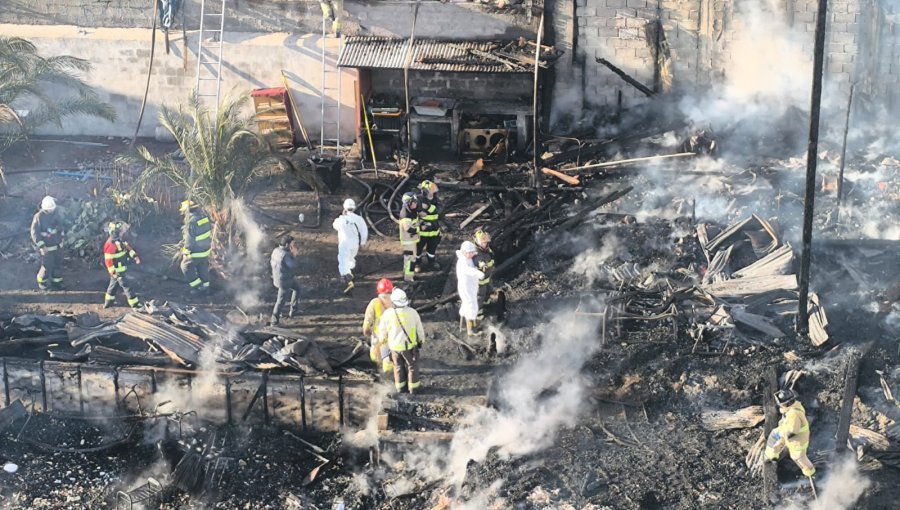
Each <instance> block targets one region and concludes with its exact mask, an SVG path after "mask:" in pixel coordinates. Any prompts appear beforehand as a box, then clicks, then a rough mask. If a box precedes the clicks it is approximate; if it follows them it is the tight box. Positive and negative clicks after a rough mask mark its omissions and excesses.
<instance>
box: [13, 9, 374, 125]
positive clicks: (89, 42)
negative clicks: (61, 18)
mask: <svg viewBox="0 0 900 510" xmlns="http://www.w3.org/2000/svg"><path fill="white" fill-rule="evenodd" d="M0 33H3V34H4V35H8V36H19V37H24V38H26V39H29V40H31V41H33V42H34V43H35V44H36V45H37V46H38V49H39V51H40V52H41V53H42V54H44V55H58V54H70V55H75V56H78V57H81V58H84V59H87V60H88V61H90V62H91V64H93V66H94V70H93V71H92V72H91V73H90V74H89V75H88V76H87V80H86V81H87V82H88V83H89V84H90V85H92V86H93V87H94V88H95V90H96V92H97V93H98V94H99V96H100V98H101V99H103V100H104V101H107V102H109V103H111V104H112V105H113V107H114V108H115V109H116V112H117V114H118V121H117V122H116V123H115V124H113V123H109V122H107V121H98V120H96V119H93V118H87V117H72V118H69V119H67V120H66V122H65V123H64V125H63V127H62V128H58V127H56V126H53V125H46V126H43V127H42V128H41V129H40V130H39V132H40V133H41V134H66V135H101V136H131V134H132V133H133V130H134V127H135V125H136V124H137V118H138V112H139V110H140V106H141V98H142V96H143V92H144V84H145V80H146V76H147V64H148V62H149V60H150V31H149V30H145V29H125V28H99V29H89V30H84V29H79V28H77V27H71V26H54V27H46V26H44V27H38V26H33V25H0ZM327 42H328V44H329V54H328V58H327V60H326V64H327V65H329V66H334V61H335V58H336V51H337V46H336V43H337V41H336V40H335V39H334V38H328V39H327ZM321 44H322V38H321V37H320V36H316V35H305V36H301V35H291V34H286V33H273V34H258V33H257V34H249V33H235V34H226V38H225V46H224V55H225V57H224V59H223V64H222V89H221V90H222V95H225V94H227V93H230V92H233V93H243V94H246V93H247V92H249V91H250V90H251V89H256V88H266V87H281V86H282V80H281V73H280V71H281V70H282V69H283V70H284V71H285V74H286V75H287V76H288V79H289V81H290V84H291V88H292V89H293V94H294V98H295V99H296V101H297V103H298V105H299V107H300V114H301V117H302V119H303V122H304V126H305V127H306V128H307V130H309V131H310V135H311V136H313V137H314V138H315V139H317V138H318V136H319V131H320V129H321V128H320V119H321V101H320V95H319V90H320V88H321V81H322V63H321ZM196 48H197V34H196V33H190V34H188V55H187V63H186V64H185V62H184V60H183V58H182V56H183V45H182V40H181V38H180V36H178V37H173V39H172V45H171V49H172V53H171V54H170V55H166V54H165V51H164V49H163V43H162V41H161V40H160V39H159V38H157V48H156V56H155V63H154V66H153V74H152V76H151V80H150V93H149V98H148V105H147V112H146V113H145V115H144V122H143V124H142V127H141V133H140V134H141V135H142V136H153V135H154V129H155V126H156V125H157V124H158V123H157V121H156V114H157V111H158V108H159V106H160V105H162V104H167V105H170V106H171V105H176V104H178V103H179V102H183V101H184V99H186V98H187V97H188V94H189V93H190V91H191V90H192V89H193V88H194V86H195V84H196V81H197V79H196V77H197V56H196V54H195V52H196ZM341 76H342V83H341V97H340V100H341V104H342V108H341V134H342V139H343V140H346V141H349V140H353V139H354V138H355V134H354V131H355V125H356V119H355V104H356V97H355V93H354V83H353V82H354V80H356V78H357V76H356V71H355V70H352V69H345V70H343V72H342V74H341ZM335 85H336V84H334V83H329V87H333V86H335ZM336 99H337V98H336V97H329V100H332V101H333V100H336ZM331 111H332V113H334V110H333V109H332V110H331ZM248 113H250V110H249V106H248ZM329 120H331V119H329ZM327 135H328V137H332V138H333V136H334V135H333V134H331V133H328V134H327Z"/></svg>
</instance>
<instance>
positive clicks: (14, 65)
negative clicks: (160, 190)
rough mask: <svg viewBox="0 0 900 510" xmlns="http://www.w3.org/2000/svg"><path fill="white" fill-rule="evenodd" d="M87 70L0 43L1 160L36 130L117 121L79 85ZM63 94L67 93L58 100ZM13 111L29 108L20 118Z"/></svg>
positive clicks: (74, 61)
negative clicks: (76, 121) (90, 120)
mask: <svg viewBox="0 0 900 510" xmlns="http://www.w3.org/2000/svg"><path fill="white" fill-rule="evenodd" d="M90 70H91V64H90V63H89V62H88V61H86V60H83V59H80V58H77V57H72V56H69V55H60V56H55V57H46V58H45V57H42V56H40V55H38V52H37V48H36V47H35V46H34V44H32V43H31V42H30V41H27V40H25V39H22V38H19V37H0V131H2V132H3V134H0V154H2V153H3V151H4V150H6V149H8V148H9V147H10V146H11V145H12V144H13V143H15V142H17V141H19V140H22V139H25V138H27V136H28V134H29V133H30V132H32V131H33V130H34V128H36V127H38V126H41V125H43V124H47V123H51V122H52V123H54V124H56V125H57V126H62V121H63V119H64V118H66V117H70V116H73V115H91V116H94V117H100V118H102V119H106V120H108V121H110V122H112V121H114V120H116V113H115V111H114V110H113V108H112V106H110V105H109V104H107V103H104V102H103V101H100V100H99V99H98V97H97V94H96V93H95V92H94V91H93V90H92V89H91V87H90V86H88V85H87V84H86V83H85V82H84V81H83V80H82V79H81V75H82V73H87V72H89V71H90ZM49 87H53V93H52V94H51V93H50V90H49ZM61 90H63V91H66V92H65V93H63V94H62V95H60V91H61ZM16 106H19V107H20V108H24V107H30V111H29V113H28V115H27V116H25V117H24V118H23V117H22V116H21V115H20V114H19V111H17V109H16ZM0 176H2V167H0Z"/></svg>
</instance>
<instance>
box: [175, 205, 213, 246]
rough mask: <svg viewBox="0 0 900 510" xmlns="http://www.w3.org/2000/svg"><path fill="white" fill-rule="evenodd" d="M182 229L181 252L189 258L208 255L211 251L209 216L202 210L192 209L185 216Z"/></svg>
mask: <svg viewBox="0 0 900 510" xmlns="http://www.w3.org/2000/svg"><path fill="white" fill-rule="evenodd" d="M182 231H183V235H184V237H183V239H182V246H183V247H182V253H184V254H185V255H190V256H191V258H206V257H209V254H210V252H211V251H212V222H211V221H210V219H209V216H207V215H206V214H204V213H203V212H202V211H199V210H196V209H195V210H192V211H191V212H190V216H185V224H184V227H183V228H182Z"/></svg>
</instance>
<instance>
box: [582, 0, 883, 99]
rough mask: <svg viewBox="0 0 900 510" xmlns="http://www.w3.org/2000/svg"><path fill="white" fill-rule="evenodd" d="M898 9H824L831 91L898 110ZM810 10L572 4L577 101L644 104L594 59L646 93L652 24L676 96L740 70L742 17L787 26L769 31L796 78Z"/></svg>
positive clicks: (789, 5) (688, 2)
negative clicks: (868, 97)
mask: <svg viewBox="0 0 900 510" xmlns="http://www.w3.org/2000/svg"><path fill="white" fill-rule="evenodd" d="M898 4H900V2H896V1H895V0H871V1H868V0H831V1H830V2H829V12H828V33H827V35H826V44H827V46H826V67H825V73H826V80H828V82H829V83H830V84H832V85H837V86H839V87H840V89H842V90H845V91H846V90H847V89H849V86H850V83H851V82H860V83H865V86H866V87H867V90H869V91H870V92H871V93H872V94H876V95H879V96H880V97H881V98H882V99H883V100H885V101H886V102H887V103H888V104H896V103H897V92H896V91H897V89H900V86H898V85H900V71H898V67H900V64H898V62H900V53H898V48H897V45H898V37H897V32H898V28H897V27H896V26H895V25H896V23H890V22H887V21H886V19H885V18H886V16H887V17H889V16H891V15H892V13H893V15H896V14H897V13H896V12H895V11H898V10H900V7H898ZM817 6H818V2H817V0H778V1H776V2H766V1H760V0H727V1H726V0H659V1H657V0H576V12H575V23H576V33H577V36H576V38H575V46H576V49H575V51H576V52H577V54H578V57H580V59H583V62H584V65H583V68H584V69H583V72H584V80H583V84H584V85H583V93H584V102H585V104H586V105H590V106H597V107H611V106H612V105H614V104H615V102H616V98H617V94H618V92H619V91H621V93H622V95H623V98H624V102H625V105H624V106H625V107H628V106H633V105H635V104H638V103H641V102H644V101H646V97H645V96H644V95H643V94H642V93H640V92H639V91H637V90H636V89H635V88H633V87H631V86H630V85H627V84H626V83H625V82H623V81H622V80H621V79H620V78H619V77H617V76H616V75H615V74H613V73H612V72H611V71H609V70H608V69H606V68H605V67H604V66H602V65H600V64H597V63H596V62H595V58H596V57H603V58H605V59H607V60H609V61H610V62H612V63H614V64H615V65H617V66H619V67H620V68H622V69H623V70H624V71H625V72H627V73H628V74H629V75H631V76H632V77H634V78H636V79H637V80H639V81H641V82H642V83H644V84H645V85H647V86H648V87H651V88H652V87H653V85H654V77H655V74H656V65H655V57H656V55H655V47H656V45H655V41H654V40H653V39H654V37H653V32H652V27H653V24H654V23H655V22H656V20H659V21H660V22H661V24H662V26H663V32H664V34H665V42H666V43H667V44H668V47H669V50H670V54H671V69H672V77H673V86H674V87H675V88H676V89H678V88H682V89H696V88H697V87H702V86H705V85H708V84H711V83H718V82H720V81H722V80H723V79H728V78H732V79H733V78H735V74H737V73H739V72H740V71H741V69H740V68H741V66H740V65H739V64H740V62H736V60H737V59H739V58H741V57H740V56H739V55H738V54H737V53H736V52H737V51H738V50H739V49H741V50H742V51H746V44H747V42H748V41H746V39H745V40H743V41H741V42H739V40H740V39H741V35H742V33H744V32H742V30H746V29H747V28H748V27H746V26H744V23H743V20H745V19H746V16H742V15H741V12H742V11H743V12H746V10H747V9H759V10H762V11H768V12H767V13H766V14H764V15H763V19H770V20H771V21H772V26H773V27H777V26H783V27H784V28H783V30H777V31H776V36H778V37H776V38H777V39H781V38H783V39H784V40H785V44H787V43H791V44H794V46H791V48H794V49H796V48H801V49H802V51H794V52H793V53H794V54H793V55H791V57H793V58H795V59H796V60H797V61H796V62H791V64H788V66H791V65H793V64H796V65H795V66H794V67H798V68H800V69H797V70H798V71H799V70H802V67H804V66H809V65H810V64H811V61H812V50H813V44H814V37H813V36H814V32H815V20H816V10H817ZM766 16H770V18H766ZM894 19H896V18H894ZM648 29H651V30H648ZM771 29H772V28H771V27H770V30H771ZM772 42H773V41H771V40H768V38H766V37H761V38H760V39H759V44H761V45H763V44H771V43H772ZM752 43H753V41H750V44H752ZM741 44H743V45H745V46H744V47H742V46H741ZM751 49H752V48H751ZM859 66H863V67H862V68H860V67H859ZM807 75H808V73H807ZM873 77H877V79H873ZM808 80H809V78H806V81H807V82H808Z"/></svg>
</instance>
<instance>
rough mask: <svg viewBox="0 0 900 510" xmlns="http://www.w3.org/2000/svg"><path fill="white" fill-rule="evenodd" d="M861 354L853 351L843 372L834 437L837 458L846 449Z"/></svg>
mask: <svg viewBox="0 0 900 510" xmlns="http://www.w3.org/2000/svg"><path fill="white" fill-rule="evenodd" d="M861 360H862V356H861V355H859V354H858V353H854V354H852V355H851V356H850V360H849V361H848V362H847V372H846V374H844V400H843V401H842V402H841V415H840V417H839V418H838V428H837V432H836V433H835V436H834V437H835V439H834V459H835V460H837V459H839V458H840V457H841V456H842V455H843V454H844V453H845V452H846V451H847V439H848V438H849V437H850V417H851V415H852V414H853V400H854V399H855V398H856V381H857V377H859V363H860V361H861Z"/></svg>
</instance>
